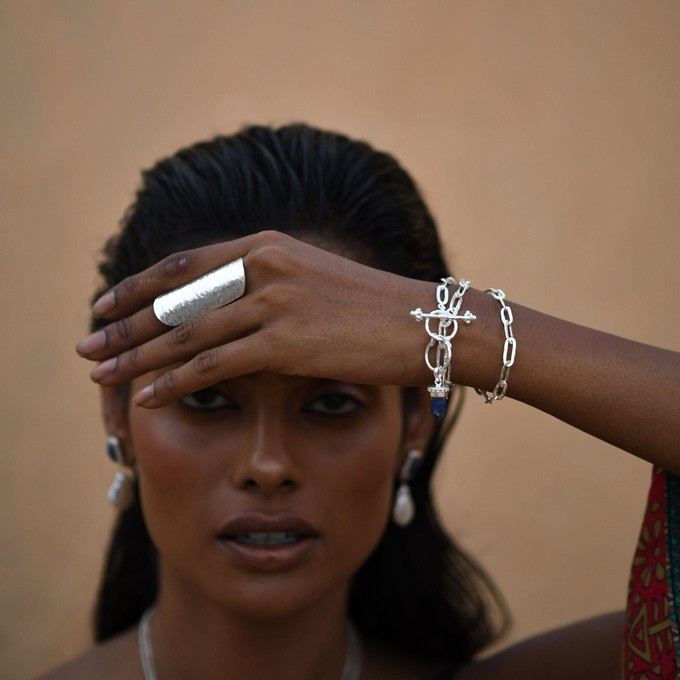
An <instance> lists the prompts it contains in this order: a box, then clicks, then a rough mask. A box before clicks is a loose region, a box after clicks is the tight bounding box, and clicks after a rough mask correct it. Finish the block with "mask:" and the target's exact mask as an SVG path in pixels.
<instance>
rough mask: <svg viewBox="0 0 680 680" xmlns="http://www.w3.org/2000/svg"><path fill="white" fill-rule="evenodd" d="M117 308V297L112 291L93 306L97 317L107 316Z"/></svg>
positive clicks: (93, 311)
mask: <svg viewBox="0 0 680 680" xmlns="http://www.w3.org/2000/svg"><path fill="white" fill-rule="evenodd" d="M115 306H116V296H115V295H114V293H113V291H112V290H110V291H108V292H107V293H104V295H102V296H101V297H100V298H99V300H97V301H96V302H95V303H94V304H93V305H92V313H93V314H94V315H95V316H106V315H107V314H108V313H109V312H110V311H111V310H112V309H113V308H114V307H115Z"/></svg>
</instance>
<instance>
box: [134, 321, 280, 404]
mask: <svg viewBox="0 0 680 680" xmlns="http://www.w3.org/2000/svg"><path fill="white" fill-rule="evenodd" d="M262 335H263V334H258V335H257V336H248V337H247V338H242V339H240V340H236V341H234V342H231V343H229V344H228V345H223V346H220V347H212V348H210V349H208V350H206V351H204V352H201V353H199V354H197V355H196V356H195V357H194V358H193V359H191V361H188V362H187V363H185V364H183V365H182V366H180V367H178V368H175V369H171V370H169V371H167V372H165V373H163V375H161V376H159V377H158V378H156V380H155V381H154V382H153V383H151V384H150V385H148V386H146V387H145V388H144V389H142V390H140V391H139V392H138V393H137V394H135V395H134V397H133V402H134V403H135V404H136V405H137V406H143V407H144V408H158V407H160V406H166V405H167V404H170V403H171V402H173V401H176V400H177V399H179V398H181V397H183V396H185V395H187V394H191V393H192V392H197V391H199V390H202V389H205V388H207V387H210V386H212V385H216V384H217V383H219V382H221V381H222V380H228V379H230V378H234V377H237V376H239V375H247V374H250V373H257V372H258V371H266V370H272V369H271V367H270V366H269V362H268V355H269V352H268V351H267V348H266V341H263V340H262V339H261V338H262Z"/></svg>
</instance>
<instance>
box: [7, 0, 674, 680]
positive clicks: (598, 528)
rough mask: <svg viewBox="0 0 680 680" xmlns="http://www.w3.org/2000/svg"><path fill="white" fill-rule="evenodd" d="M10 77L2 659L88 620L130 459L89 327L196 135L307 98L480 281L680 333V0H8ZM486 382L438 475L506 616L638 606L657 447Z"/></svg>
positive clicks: (457, 525)
mask: <svg viewBox="0 0 680 680" xmlns="http://www.w3.org/2000/svg"><path fill="white" fill-rule="evenodd" d="M0 78H1V95H0V96H1V98H2V99H1V101H2V105H1V107H0V130H1V133H2V134H1V140H0V181H1V187H2V188H1V194H0V215H1V217H0V219H1V220H2V223H1V225H0V226H1V229H0V272H1V276H2V285H1V286H0V305H1V309H2V321H1V322H0V323H1V326H0V328H1V329H2V330H1V333H2V352H1V355H0V356H1V361H2V370H1V375H2V378H3V389H2V390H1V391H0V419H1V421H0V423H1V424H0V435H1V437H2V453H1V455H0V485H1V486H0V508H1V510H0V511H1V513H2V529H1V534H0V536H1V539H0V540H1V541H2V544H1V552H0V675H2V677H3V678H8V679H9V678H28V677H30V676H32V675H33V674H35V673H37V672H39V671H42V670H44V669H46V668H47V667H50V666H51V665H53V664H55V663H57V662H59V661H61V660H63V659H65V658H66V657H68V656H70V655H72V654H75V653H77V652H79V651H80V650H82V649H84V648H85V647H86V646H87V645H88V635H89V633H88V624H89V617H90V609H91V605H92V601H93V592H94V590H95V587H96V582H97V579H98V573H99V568H100V563H101V559H102V553H103V550H104V546H105V543H106V540H107V535H108V530H109V526H110V524H111V520H112V517H113V515H112V511H111V510H110V509H109V507H108V505H107V501H106V490H107V488H108V484H109V482H110V479H111V477H112V475H113V472H114V470H113V469H112V467H111V466H110V464H109V463H108V461H107V460H106V459H105V455H104V437H103V430H102V427H101V425H100V423H99V414H98V402H97V393H96V390H95V388H94V386H92V385H91V384H90V383H89V380H88V370H89V369H88V366H86V365H85V363H84V362H81V361H80V360H78V359H77V358H76V356H75V354H74V352H73V349H72V347H73V345H74V344H75V342H76V341H77V340H78V339H79V338H80V337H81V335H82V334H83V332H84V330H85V327H86V324H87V318H88V311H87V307H88V304H87V303H88V298H89V295H90V291H91V290H92V289H93V287H94V283H95V275H94V264H95V261H96V259H97V253H98V250H99V248H100V246H101V244H102V243H103V241H104V239H105V237H106V236H107V235H108V234H110V233H111V232H112V230H113V229H114V228H115V225H116V223H117V220H118V219H119V217H120V216H121V214H122V212H123V209H124V208H125V206H126V205H127V204H128V202H129V201H130V199H131V196H132V193H133V191H134V189H135V186H136V183H137V177H138V172H139V170H140V168H142V167H145V166H148V165H150V164H151V163H152V162H153V161H154V160H155V159H156V158H158V157H159V156H161V155H165V154H167V153H170V152H172V151H174V150H175V149H176V148H178V147H179V146H180V145H184V144H186V143H189V142H192V141H195V140H197V139H198V138H204V137H207V136H210V135H213V134H216V133H219V132H229V131H233V130H234V129H235V128H237V127H239V126H241V125H242V124H243V123H246V122H265V123H285V122H288V121H291V120H305V121H309V122H311V123H314V124H317V125H320V126H325V127H328V128H333V129H338V130H341V131H344V132H346V133H349V134H351V135H354V136H359V137H363V138H366V139H368V140H370V141H372V142H373V143H374V144H376V145H378V146H380V147H383V148H385V149H387V150H390V151H392V152H393V153H394V154H396V155H397V156H398V157H399V158H400V159H401V160H402V161H403V163H404V164H405V165H406V167H408V168H409V169H410V170H411V171H412V172H413V174H414V175H415V177H416V178H417V180H418V181H419V183H420V185H421V186H422V187H423V189H424V192H425V195H426V197H427V198H428V199H429V202H430V204H431V206H432V208H433V211H434V213H435V214H436V216H437V217H438V219H439V221H440V224H441V227H442V231H443V233H444V236H445V241H446V245H447V249H448V252H449V254H450V256H451V258H452V260H453V262H454V265H455V269H456V271H457V272H459V273H460V274H464V275H465V276H467V277H469V278H471V279H472V280H473V283H474V284H476V285H477V286H480V287H486V286H502V287H503V288H505V290H506V291H507V292H508V294H509V295H510V296H511V298H513V299H515V300H518V301H521V302H523V303H524V304H528V305H530V306H534V307H536V308H539V309H542V310H545V311H548V312H550V313H552V314H555V315H557V316H561V317H564V318H567V319H570V320H574V321H578V322H580V323H583V324H587V325H593V326H595V327H598V328H601V329H604V330H607V331H610V332H613V333H617V334H622V335H625V336H628V337H631V338H634V339H637V340H640V341H643V342H649V343H654V344H659V345H662V346H666V347H670V348H675V349H678V348H679V347H680V323H679V321H678V305H677V299H678V298H677V295H678V291H679V289H680V268H679V267H678V249H679V247H680V229H679V228H678V214H680V132H679V131H680V126H679V125H678V122H679V121H680V4H678V3H677V2H675V0H658V1H656V0H654V1H649V0H618V1H615V0H590V1H589V0H571V1H570V2H563V0H505V1H502V0H482V1H479V2H464V1H462V0H460V1H459V0H448V1H447V0H419V1H418V2H415V1H407V0H362V2H358V1H347V2H323V1H318V0H317V1H315V2H311V1H309V2H304V1H302V0H300V1H294V0H253V1H252V2H245V1H242V0H241V1H238V0H203V1H198V2H188V1H182V0H164V2H153V1H151V0H147V1H142V2H133V1H132V0H119V1H118V2H115V3H113V2H110V3H104V2H88V1H87V0H54V1H51V2H46V1H43V2H39V1H33V0H3V1H2V2H0ZM516 334H517V335H518V336H519V338H520V342H521V328H517V329H516ZM473 397H474V395H471V396H470V398H469V400H468V404H467V406H466V409H465V411H466V412H465V413H464V417H463V420H462V422H461V424H460V427H459V429H458V432H457V433H456V435H455V436H454V438H453V441H452V443H451V446H450V450H449V452H448V456H447V458H446V460H445V462H444V463H443V465H442V469H441V471H440V475H439V478H438V480H437V487H438V491H439V497H440V501H441V510H442V513H443V515H444V517H445V519H446V522H447V524H448V526H450V528H451V529H452V531H453V532H455V534H456V536H457V537H458V538H459V539H460V540H461V542H462V543H463V544H464V545H465V546H467V547H468V548H469V549H470V550H471V551H472V552H473V553H474V554H475V555H476V556H477V557H478V558H479V560H481V561H482V562H483V563H484V564H485V565H486V566H487V568H488V570H489V571H490V573H491V574H492V576H493V577H494V578H495V580H496V581H497V583H498V584H499V586H500V588H501V590H502V591H503V592H504V593H505V596H506V598H507V600H508V602H509V605H510V607H511V609H512V611H513V613H514V618H515V626H514V628H513V631H512V633H511V635H510V636H509V637H508V638H507V640H506V642H507V643H510V642H512V641H514V640H517V639H519V638H521V637H524V636H526V635H529V634H532V633H534V632H536V631H538V630H542V629H545V628H547V627H551V626H556V625H559V624H562V623H565V622H568V621H571V620H573V619H576V618H579V617H584V616H589V615H592V614H596V613H599V612H603V611H607V610H612V609H617V608H621V607H622V606H623V604H624V600H625V591H626V582H627V570H628V566H629V563H630V558H631V555H632V551H633V549H634V546H635V543H636V537H637V530H638V526H639V521H640V517H641V511H642V508H643V504H644V497H645V494H646V488H647V483H648V475H649V469H648V466H647V465H646V464H644V463H641V462H640V461H636V460H633V459H631V458H630V457H628V456H627V455H626V454H623V453H620V452H618V451H616V450H614V449H612V448H611V447H609V446H607V445H605V444H602V443H600V442H598V441H593V440H591V439H590V438H588V437H586V436H585V435H583V434H581V433H579V432H575V431H572V430H571V429H570V428H568V427H566V426H565V425H563V424H562V423H560V422H557V421H555V420H553V419H551V418H550V417H548V416H545V415H543V414H541V413H537V412H533V411H531V410H530V409H529V408H527V407H523V406H522V405H519V404H515V403H508V402H504V403H502V404H498V405H495V406H494V407H493V408H489V407H483V406H482V403H481V401H478V400H477V398H476V397H475V398H473Z"/></svg>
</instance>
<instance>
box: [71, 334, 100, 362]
mask: <svg viewBox="0 0 680 680" xmlns="http://www.w3.org/2000/svg"><path fill="white" fill-rule="evenodd" d="M105 345H106V333H104V331H97V332H96V333H92V335H88V336H87V337H86V338H83V339H82V340H81V341H80V342H79V343H78V344H77V345H76V352H78V354H80V356H84V357H86V356H90V355H91V354H94V353H95V352H98V351H99V350H101V349H104V346H105Z"/></svg>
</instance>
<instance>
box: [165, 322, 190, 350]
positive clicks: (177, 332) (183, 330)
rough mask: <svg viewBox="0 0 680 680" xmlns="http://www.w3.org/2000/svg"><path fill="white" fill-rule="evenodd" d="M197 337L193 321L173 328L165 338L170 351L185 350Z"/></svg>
mask: <svg viewBox="0 0 680 680" xmlns="http://www.w3.org/2000/svg"><path fill="white" fill-rule="evenodd" d="M195 335H196V332H195V324H194V322H193V320H189V321H186V322H185V323H183V324H180V325H179V326H176V327H175V328H173V329H172V331H170V332H169V333H166V334H165V337H166V341H167V343H168V347H169V348H170V349H184V348H186V347H187V345H189V344H190V343H191V341H192V340H193V339H194V337H195Z"/></svg>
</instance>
